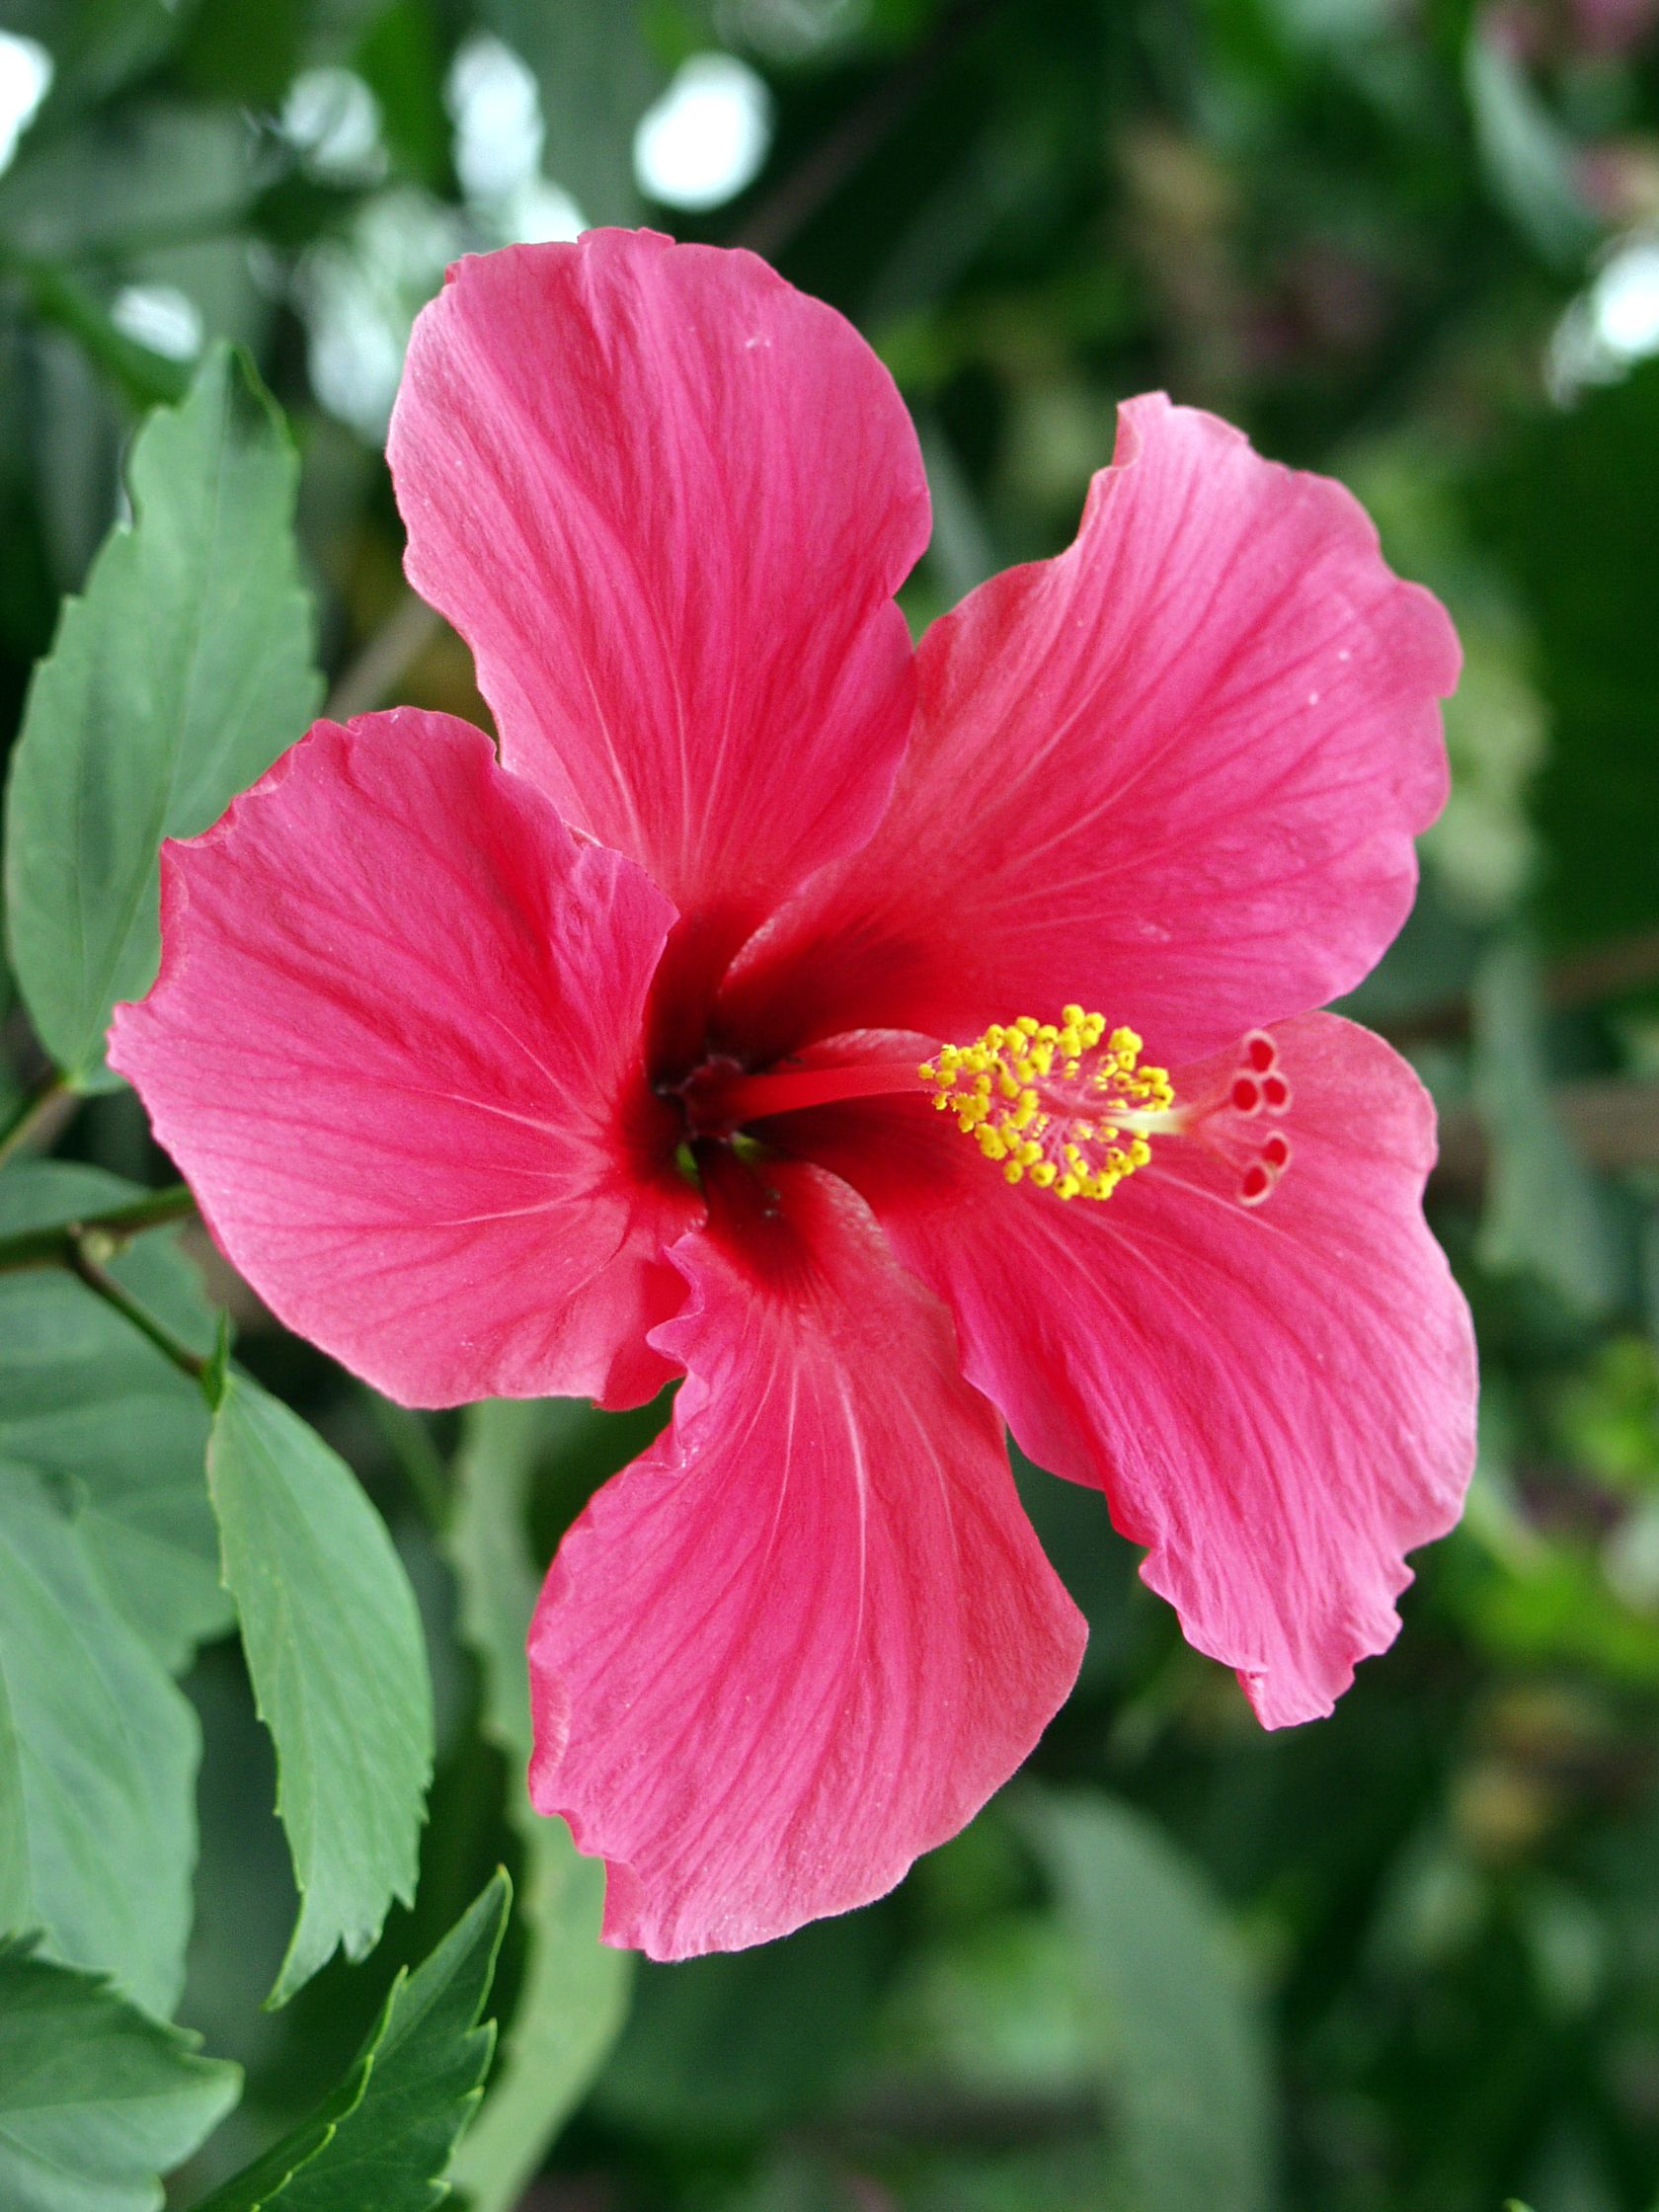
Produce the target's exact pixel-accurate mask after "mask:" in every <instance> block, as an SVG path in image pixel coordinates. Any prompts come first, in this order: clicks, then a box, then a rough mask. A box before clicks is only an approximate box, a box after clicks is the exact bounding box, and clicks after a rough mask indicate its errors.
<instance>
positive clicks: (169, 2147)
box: [0, 1939, 241, 2212]
mask: <svg viewBox="0 0 1659 2212" xmlns="http://www.w3.org/2000/svg"><path fill="white" fill-rule="evenodd" d="M240 2081H241V2076H240V2074H239V2073H238V2071H237V2069H236V2068H235V2067H234V2066H228V2065H225V2064H224V2063H223V2062H222V2061H220V2060H217V2059H206V2058H200V2057H198V2056H197V2051H196V2038H195V2037H194V2036H191V2035H187V2034H185V2033H184V2032H183V2031H182V2030H180V2029H179V2028H176V2027H167V2026H165V2025H163V2023H162V2022H161V2021H160V2020H155V2019H151V2018H150V2017H148V2015H145V2014H144V2013H141V2012H139V2011H138V2010H137V2009H136V2007H134V2006H131V2005H129V2004H127V2003H126V2002H125V2001H124V1999H122V1998H120V1997H118V1995H117V1994H116V1992H115V1991H114V1990H112V1989H111V1988H110V1987H109V1986H108V1984H107V1983H105V1982H104V1981H102V1980H101V1979H99V1978H98V1977H97V1976H95V1975H91V1974H84V1973H80V1972H77V1971H76V1970H75V1969H73V1968H71V1967H67V1966H60V1965H56V1964H54V1963H52V1962H50V1961H49V1960H47V1959H44V1958H40V1957H37V1956H34V1955H32V1950H31V1945H30V1943H29V1941H28V1940H27V1939H25V1940H22V1941H0V2204H3V2205H4V2206H5V2207H6V2212H155V2208H156V2207H157V2206H159V2205H160V2203H161V2201H162V2191H161V2183H160V2179H159V2176H160V2175H161V2174H163V2173H170V2172H171V2171H172V2170H173V2168H174V2167H176V2166H179V2165H180V2164H182V2162H183V2161H184V2160H185V2159H187V2158H189V2157H190V2155H191V2153H192V2152H193V2151H194V2150H195V2149H196V2147H197V2144H198V2143H200V2142H201V2140H202V2138H203V2137H204V2136H205V2135H206V2134H207V2133H208V2132H209V2130H210V2129H211V2128H213V2127H214V2126H215V2125H216V2124H217V2122H218V2121H219V2120H220V2119H221V2118H222V2117H223V2115H224V2114H225V2113H226V2112H227V2111H228V2110H229V2108H230V2107H231V2105H232V2104H234V2103H235V2101H236V2095H237V2090H238V2087H239V2085H240Z"/></svg>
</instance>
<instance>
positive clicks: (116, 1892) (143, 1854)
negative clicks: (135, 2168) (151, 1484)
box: [0, 1461, 200, 2013]
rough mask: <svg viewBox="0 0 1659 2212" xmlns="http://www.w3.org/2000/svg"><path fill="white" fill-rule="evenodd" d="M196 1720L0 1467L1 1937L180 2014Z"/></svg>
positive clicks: (23, 1470)
mask: <svg viewBox="0 0 1659 2212" xmlns="http://www.w3.org/2000/svg"><path fill="white" fill-rule="evenodd" d="M199 1750H200V1737H199V1733H198V1730H197V1722H196V1715H195V1713H194V1712H193V1711H192V1709H191V1707H190V1705H189V1704H188V1702H187V1701H186V1699H184V1698H183V1696H182V1695H181V1694H180V1692H179V1691H178V1690H177V1689H176V1688H175V1687H174V1685H173V1683H172V1681H171V1680H170V1679H169V1677H168V1675H167V1673H166V1671H165V1669H164V1668H163V1667H162V1666H161V1664H160V1662H159V1661H158V1660H157V1658H156V1657H155V1655H154V1653H153V1652H152V1651H151V1650H150V1649H149V1648H148V1646H147V1645H146V1644H144V1643H143V1642H142V1641H141V1639H140V1638H139V1637H138V1636H137V1635H136V1634H135V1633H134V1631H133V1630H132V1629H131V1628H130V1627H129V1626H128V1625H127V1623H126V1621H125V1620H122V1618H121V1616H120V1615H119V1614H118V1612H117V1610H116V1608H115V1605H114V1604H113V1602H112V1599H111V1595H110V1592H109V1589H108V1587H107V1586H106V1584H105V1582H104V1580H103V1578H102V1576H101V1575H100V1574H99V1573H98V1571H97V1569H96V1568H95V1567H94V1565H93V1563H92V1561H91V1559H90V1558H89V1557H88V1554H87V1551H86V1547H85V1545H84V1544H83V1543H82V1541H81V1539H80V1537H79V1536H78V1535H77V1533H76V1531H75V1529H74V1528H73V1526H72V1525H71V1524H70V1522H69V1521H68V1520H67V1519H66V1517H65V1516H64V1514H63V1513H62V1512H61V1511H60V1510H59V1509H58V1507H57V1505H56V1504H55V1503H54V1501H53V1499H52V1497H51V1494H50V1492H49V1491H48V1489H47V1487H46V1484H45V1482H44V1479H43V1478H42V1477H41V1476H40V1475H39V1474H37V1473H36V1472H35V1471H34V1470H33V1469H32V1468H29V1467H24V1466H18V1465H16V1464H14V1463H13V1462H9V1461H0V1929H4V1930H7V1931H10V1932H14V1933H16V1932H21V1931H22V1930H24V1929H40V1930H42V1931H43V1932H44V1934H45V1937H46V1939H47V1941H48V1942H49V1944H50V1947H51V1949H52V1951H53V1952H54V1954H56V1955H57V1956H59V1957H62V1958H65V1959H68V1960H70V1961H72V1962H73V1963H74V1964H76V1965H79V1966H88V1967H97V1968H100V1969H102V1970H103V1971H105V1972H107V1973H110V1974H113V1975H114V1976H115V1977H116V1978H117V1979H118V1981H119V1982H121V1983H122V1985H123V1986H124V1987H125V1988H126V1989H128V1990H129V1991H130V1992H131V1993H132V1995H133V1996H134V1997H135V1998H137V1999H138V2001H139V2002H140V2003H141V2004H143V2005H146V2006H149V2007H150V2008H151V2009H153V2010H154V2011H156V2012H163V2013H165V2012H170V2011H171V2010H172V2008H173V2003H174V2000H175V1999H176V1998H177V1996H178V1993H179V1986H180V1983H181V1981H182V1979H183V1975H184V1955H185V1942H186V1939H187V1937H188V1936H189V1934H190V1920H191V1892H190V1884H191V1869H192V1867H193V1866H194V1865H195V1863H196V1796H195V1785H196V1767H197V1758H198V1756H199Z"/></svg>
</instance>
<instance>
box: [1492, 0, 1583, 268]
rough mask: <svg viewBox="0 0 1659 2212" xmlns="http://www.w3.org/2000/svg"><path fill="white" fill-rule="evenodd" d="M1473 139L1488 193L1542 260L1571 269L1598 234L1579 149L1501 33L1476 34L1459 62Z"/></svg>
mask: <svg viewBox="0 0 1659 2212" xmlns="http://www.w3.org/2000/svg"><path fill="white" fill-rule="evenodd" d="M1464 79H1465V82H1466V85H1467V88H1468V98H1469V106H1470V109H1471V110H1472V112H1473V117H1474V135H1475V142H1476V144H1477V145H1478V147H1479V149H1480V155H1481V159H1482V161H1483V162H1484V164H1485V167H1486V172H1487V176H1488V178H1489V180H1490V183H1491V187H1492V191H1493V194H1494V196H1495V197H1497V199H1498V200H1499V201H1500V202H1501V203H1502V205H1503V207H1504V208H1505V210H1506V211H1507V212H1508V214H1509V215H1510V217H1511V218H1512V220H1513V221H1514V222H1515V224H1516V226H1517V228H1518V229H1520V230H1521V231H1523V232H1524V233H1525V234H1526V236H1527V237H1528V238H1529V239H1530V240H1531V241H1532V244H1533V245H1534V246H1535V247H1536V248H1537V250H1538V251H1539V253H1540V254H1541V255H1542V256H1543V257H1544V259H1545V260H1546V261H1551V262H1559V263H1562V264H1565V265H1569V266H1570V265H1572V264H1574V263H1575V262H1577V261H1578V260H1580V259H1581V258H1582V256H1583V255H1584V253H1585V252H1586V250H1587V249H1588V248H1589V246H1590V245H1591V243H1592V242H1593V240H1594V238H1595V235H1596V222H1595V218H1594V216H1593V215H1592V214H1591V212H1590V208H1589V206H1588V204H1587V203H1586V201H1585V197H1584V195H1583V193H1582V192H1581V190H1580V189H1579V186H1578V184H1577V182H1576V179H1575V176H1574V170H1575V165H1576V163H1577V160H1578V155H1579V149H1578V148H1577V147H1576V146H1575V145H1574V144H1573V142H1572V140H1571V139H1570V138H1569V137H1568V136H1567V134H1566V132H1565V131H1564V130H1562V129H1561V127H1560V125H1559V124H1558V123H1557V122H1556V121H1555V120H1554V118H1553V117H1551V115H1550V113H1549V111H1548V109H1547V108H1545V107H1544V105H1543V103H1542V101H1541V99H1540V98H1539V96H1538V94H1537V93H1536V92H1535V91H1534V89H1533V86H1532V84H1531V82H1530V81H1529V79H1528V76H1527V73H1526V70H1525V68H1524V67H1523V66H1522V64H1521V62H1520V61H1518V60H1517V59H1516V57H1515V55H1514V54H1513V53H1512V52H1511V51H1510V50H1509V47H1508V44H1507V43H1506V41H1505V40H1504V38H1503V36H1502V35H1501V34H1500V33H1498V32H1496V31H1492V30H1485V29H1482V30H1479V31H1476V32H1475V33H1473V34H1472V35H1471V37H1470V39H1469V44H1468V53H1467V56H1466V60H1465V64H1464Z"/></svg>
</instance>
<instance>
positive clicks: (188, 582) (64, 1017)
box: [6, 348, 318, 1088]
mask: <svg viewBox="0 0 1659 2212" xmlns="http://www.w3.org/2000/svg"><path fill="white" fill-rule="evenodd" d="M129 475H130V484H131V493H132V508H133V521H132V523H131V525H130V526H126V525H118V526H117V528H116V529H115V530H113V531H112V533H111V535H110V536H109V538H108V539H107V540H106V541H105V543H104V546H103V548H102V549H101V551H100V552H99V555H98V558H97V560H96V561H95V562H94V563H93V567H92V572H91V574H90V576H89V577H88V579H87V586H86V591H85V593H84V594H83V596H82V597H81V598H79V599H73V600H70V601H69V602H68V603H67V605H66V606H65V608H64V612H63V618H62V621H61V622H60V624H59V626H58V632H57V637H56V639H55V641H54V643H53V646H52V650H51V653H50V654H49V656H48V657H47V659H46V660H45V661H43V662H42V663H41V664H40V668H39V669H38V670H37V672H36V675H35V680H34V683H33V685H32V686H31V689H30V694H29V700H28V704H27V706H26V708H25V712H24V722H23V729H22V732H21V734H20V736H19V738H18V742H17V745H16V747H15V748H14V750H13V756H12V767H11V781H10V787H9V791H8V797H7V840H6V907H7V924H8V931H9V935H10V942H11V950H12V965H13V967H14V969H15V971H16V974H17V980H18V983H19V986H20V988H22V991H23V995H24V998H25V1001H26V1003H27V1004H28V1007H29V1011H30V1014H31V1016H32V1017H33V1019H34V1022H35V1026H36V1028H37V1029H38V1030H39V1032H40V1038H41V1040H42V1042H43V1043H44V1044H45V1046H46V1049H47V1050H48V1051H49V1052H50V1054H51V1055H52V1058H53V1059H54V1060H55V1061H56V1062H57V1065H58V1066H59V1067H61V1068H62V1069H63V1071H64V1072H65V1073H66V1074H67V1075H68V1076H70V1078H71V1079H72V1080H73V1081H74V1082H76V1083H78V1084H80V1085H82V1086H84V1087H86V1088H97V1087H100V1086H102V1085H105V1084H107V1083H108V1082H109V1080H110V1077H109V1074H108V1071H107V1069H106V1067H105V1065H104V1032H105V1029H106V1028H107V1026H108V1024H109V1019H110V1010H111V1007H112V1006H113V1005H114V1004H115V1002H116V1001H117V1000H118V999H123V998H137V997H141V996H142V995H143V993H144V992H145V991H146V990H147V989H148V988H149V986H150V984H151V982H152V981H153V980H154V976H155V971H156V961H157V950H158V933H157V912H156V909H157V891H156V884H157V857H156V856H157V852H158V850H159V847H160V845H161V841H162V839H163V838H164V837H168V836H191V835H194V834H195V833H196V832H197V831H198V830H205V829H206V828H207V827H208V826H209V825H210V824H211V823H212V822H214V821H215V820H216V819H217V817H218V816H219V815H220V814H221V813H222V812H223V811H224V808H225V806H226V805H227V804H228V802H229V801H230V800H231V799H232V798H233V797H234V796H235V795H236V793H237V792H238V791H241V790H243V789H244V788H245V787H246V786H247V785H248V784H250V783H252V782H253V781H254V780H255V778H256V777H258V776H259V775H261V774H263V772H264V771H265V769H266V768H267V767H269V766H270V764H271V762H272V761H273V760H274V759H275V758H276V755H277V753H278V752H280V751H283V749H284V748H285V747H287V746H289V745H291V744H292V743H293V742H294V740H295V739H296V738H298V737H299V736H301V735H302V733H303V732H304V730H305V727H306V724H307V723H308V721H309V720H310V718H311V716H312V714H313V712H314V710H315V707H316V703H317V698H318V682H317V677H316V674H315V672H314V670H313V667H312V659H311V613H310V607H309V603H308V601H307V600H306V598H305V595H304V594H303V593H302V592H301V590H300V588H299V582H298V571H297V567H296V562H295V555H294V546H293V533H292V526H291V525H292V514H293V498H294V480H295V463H294V459H293V455H292V452H291V451H290V449H289V446H288V444H287V440H286V438H285V435H284V434H283V433H282V432H281V431H280V429H279V428H278V427H277V425H276V421H275V420H274V418H273V415H272V413H271V410H270V408H269V405H268V403H266V402H265V400H264V399H263V396H261V395H259V394H258V393H257V392H256V391H255V389H254V387H253V385H252V383H251V381H250V377H249V373H248V372H247V371H246V370H245V369H244V367H243V366H242V365H241V363H240V361H239V360H238V358H237V357H236V356H233V355H232V354H231V353H230V352H229V351H228V350H227V349H224V348H220V349H218V350H216V351H215V352H214V353H213V354H212V355H211V356H209V357H208V359H207V361H206V362H205V363H204V365H203V366H202V369H201V371H200V373H199V375H198V376H197V380H196V383H195V385H194V386H193V388H192V390H191V392H190V393H189V395H188V396H187V398H186V399H185V400H184V402H183V403H182V405H180V406H179V407H177V408H163V409H158V410H157V411H156V412H155V413H154V414H153V415H151V416H150V417H149V418H148V420H147V421H146V423H145V425H144V428H143V429H142V431H141V432H140V433H139V435H138V438H137V441H136V443H135V444H134V446H133V449H132V461H131V467H130V471H129Z"/></svg>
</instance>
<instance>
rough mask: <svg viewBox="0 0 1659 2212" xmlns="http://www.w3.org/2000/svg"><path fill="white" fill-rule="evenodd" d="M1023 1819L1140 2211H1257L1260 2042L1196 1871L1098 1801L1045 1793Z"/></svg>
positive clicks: (1117, 1809)
mask: <svg viewBox="0 0 1659 2212" xmlns="http://www.w3.org/2000/svg"><path fill="white" fill-rule="evenodd" d="M1024 1817H1025V1825H1026V1830H1027V1833H1028V1834H1029V1835H1030V1836H1031V1838H1032V1839H1033V1841H1034V1842H1035V1844H1036V1846H1037V1849H1038V1852H1039V1854H1040V1856H1041V1857H1042V1858H1043V1860H1044V1862H1045V1864H1046V1865H1047V1867H1048V1869H1049V1871H1050V1873H1051V1874H1052V1876H1053V1878H1054V1881H1055V1883H1056V1886H1057V1889H1058V1891H1059V1895H1060V1902H1061V1907H1062V1911H1063V1914H1064V1916H1065V1918H1066V1920H1067V1922H1068V1924H1069V1929H1070V1934H1071V1936H1072V1940H1073V1942H1074V1943H1075V1945H1076V1949H1077V1955H1078V1960H1079V1964H1080V1965H1081V1967H1082V1970H1083V1973H1084V1975H1085V1978H1086V1981H1087V1984H1088V1986H1089V1988H1090V1990H1091V1993H1092V1995H1093V1997H1094V2000H1095V2005H1096V2008H1097V2009H1096V2011H1095V2014H1094V2017H1095V2020H1096V2023H1097V2027H1098V2032H1099V2038H1100V2042H1099V2054H1100V2061H1101V2070H1102V2080H1103V2083H1104V2085H1105V2087H1106V2089H1107V2092H1108V2094H1109V2095H1110V2097H1111V2102H1112V2110H1113V2114H1114V2116H1115V2120H1116V2132H1117V2135H1118V2137H1119V2140H1120V2142H1121V2145H1122V2148H1123V2151H1124V2154H1125V2156H1126V2159H1127V2163H1128V2166H1129V2169H1130V2171H1131V2173H1133V2175H1134V2177H1135V2180H1136V2184H1137V2187H1138V2191H1139V2202H1140V2204H1141V2206H1142V2207H1143V2212H1216V2208H1217V2207H1219V2206H1222V2205H1225V2206H1226V2207H1227V2212H1264V2208H1265V2207H1266V2206H1267V2205H1268V2204H1269V2203H1270V2202H1271V2201H1272V2200H1273V2156H1272V2104H1271V2096H1270V2091H1269V2074H1268V2057H1267V2043H1266V2039H1265V2035H1264V2031H1263V2023H1262V2021H1261V2019H1260V2018H1259V2016H1258V2015H1257V2010H1256V2007H1255V2004H1254V2002H1253V2000H1252V1998H1251V1996H1250V1993H1249V1991H1248V1989H1247V1986H1246V1983H1245V1979H1244V1976H1243V1973H1242V1971H1241V1966H1240V1961H1239V1958H1238V1956H1237V1953H1236V1948H1235V1944H1234V1941H1233V1938H1232V1936H1231V1934H1230V1931H1229V1930H1228V1929H1227V1927H1226V1925H1225V1921H1224V1919H1223V1917H1222V1913H1221V1909H1220V1907H1219V1906H1218V1904H1217V1903H1216V1901H1215V1899H1214V1898H1213V1897H1212V1896H1211V1895H1210V1893H1209V1891H1208V1890H1207V1888H1206V1887H1205V1885H1204V1882H1203V1879H1202V1877H1201V1876H1200V1875H1199V1873H1198V1872H1197V1870H1196V1869H1195V1868H1194V1867H1193V1866H1192V1865H1191V1864H1189V1863H1188V1862H1187V1861H1186V1860H1184V1859H1183V1858H1182V1857H1180V1856H1179V1854H1178V1853H1177V1852H1176V1851H1175V1850H1174V1849H1173V1848H1172V1847H1171V1846H1170V1845H1169V1844H1168V1843H1166V1842H1165V1841H1164V1839H1163V1838H1162V1836H1160V1835H1159V1834H1158V1832H1157V1830H1156V1829H1155V1828H1153V1827H1152V1826H1151V1825H1150V1823H1149V1822H1147V1821H1146V1819H1145V1818H1144V1817H1143V1816H1142V1815H1141V1814H1139V1813H1135V1812H1131V1811H1130V1810H1129V1809H1128V1808H1127V1807H1125V1806H1122V1805H1118V1804H1114V1803H1113V1802H1111V1801H1110V1800H1109V1799H1107V1798H1105V1797H1100V1796H1086V1795H1084V1794H1082V1793H1081V1792H1070V1793H1067V1794H1065V1795H1061V1794H1058V1793H1055V1792H1045V1793H1044V1794H1042V1795H1041V1796H1038V1797H1036V1798H1035V1799H1033V1800H1031V1801H1029V1802H1028V1804H1027V1806H1026V1808H1025V1816H1024Z"/></svg>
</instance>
